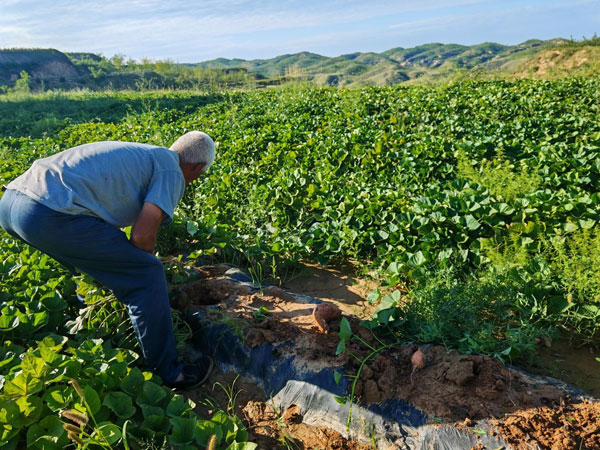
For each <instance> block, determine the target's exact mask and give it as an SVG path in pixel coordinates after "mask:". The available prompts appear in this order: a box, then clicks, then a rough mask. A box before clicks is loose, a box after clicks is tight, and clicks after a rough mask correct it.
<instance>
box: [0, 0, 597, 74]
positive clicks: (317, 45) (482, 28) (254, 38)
mask: <svg viewBox="0 0 600 450" xmlns="http://www.w3.org/2000/svg"><path fill="white" fill-rule="evenodd" d="M595 33H600V0H570V1H566V0H445V1H442V0H395V1H394V0H252V1H251V0H204V1H202V0H0V48H55V49H58V50H60V51H63V52H93V53H98V54H102V55H104V56H106V57H111V56H113V55H115V54H121V55H125V56H126V57H129V58H134V59H138V60H139V59H140V58H151V59H154V60H158V59H170V60H172V61H175V62H180V63H193V62H201V61H206V60H210V59H215V58H219V57H223V58H242V59H265V58H272V57H275V56H279V55H283V54H288V53H296V52H301V51H309V52H313V53H318V54H320V55H324V56H339V55H343V54H347V53H354V52H382V51H385V50H389V49H391V48H396V47H404V48H410V47H414V46H417V45H421V44H427V43H431V42H442V43H456V44H463V45H473V44H479V43H482V42H497V43H500V44H507V45H511V44H517V43H521V42H524V41H526V40H528V39H552V38H557V37H562V38H567V39H569V38H573V39H576V40H580V39H582V38H583V37H588V38H589V37H592V36H593V35H594V34H595Z"/></svg>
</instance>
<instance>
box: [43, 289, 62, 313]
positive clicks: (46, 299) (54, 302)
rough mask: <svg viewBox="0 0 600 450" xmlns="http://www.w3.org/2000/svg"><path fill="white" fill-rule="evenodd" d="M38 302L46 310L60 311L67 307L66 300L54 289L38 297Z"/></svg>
mask: <svg viewBox="0 0 600 450" xmlns="http://www.w3.org/2000/svg"><path fill="white" fill-rule="evenodd" d="M40 303H41V304H42V305H43V306H44V308H46V309H47V310H48V311H62V310H64V309H66V308H67V302H66V301H65V300H64V299H63V298H62V297H61V296H60V294H59V293H58V292H56V291H54V292H51V293H49V294H46V295H44V296H43V297H42V298H40Z"/></svg>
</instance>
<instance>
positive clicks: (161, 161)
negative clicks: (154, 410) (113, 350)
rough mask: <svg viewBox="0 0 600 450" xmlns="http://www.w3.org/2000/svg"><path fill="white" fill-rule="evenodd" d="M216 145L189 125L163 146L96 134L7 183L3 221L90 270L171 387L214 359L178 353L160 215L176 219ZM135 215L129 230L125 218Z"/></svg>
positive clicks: (16, 233)
mask: <svg viewBox="0 0 600 450" xmlns="http://www.w3.org/2000/svg"><path fill="white" fill-rule="evenodd" d="M214 159H215V145H214V142H213V140H212V139H211V138H210V137H209V136H208V135H207V134H205V133H202V132H200V131H191V132H189V133H186V134H184V135H183V136H181V137H180V138H179V139H177V141H175V143H174V144H173V145H172V146H171V148H170V149H167V148H164V147H158V146H153V145H146V144H137V143H130V142H95V143H91V144H85V145H80V146H78V147H74V148H71V149H68V150H65V151H63V152H60V153H57V154H55V155H52V156H50V157H48V158H43V159H40V160H37V161H35V162H34V163H33V165H32V166H31V167H30V168H29V170H27V171H26V172H25V173H24V174H23V175H21V176H20V177H18V178H17V179H15V180H14V181H13V182H11V183H10V184H9V185H8V186H7V191H6V192H5V193H4V196H3V197H2V199H0V225H1V226H2V228H4V229H5V230H6V231H7V232H8V233H9V234H11V235H12V236H13V237H15V238H18V239H21V240H23V241H24V242H26V243H27V244H29V245H30V246H32V247H35V248H37V249H39V250H41V251H43V252H44V253H47V254H48V255H50V256H51V257H53V258H54V259H56V260H57V261H59V262H60V263H62V264H63V265H64V266H66V267H67V268H68V269H69V270H70V271H71V272H72V273H75V271H76V270H78V271H81V272H84V273H87V274H89V275H91V276H92V277H94V278H95V279H96V280H97V281H99V282H100V283H102V284H103V285H104V286H106V287H107V288H109V289H110V290H111V291H112V292H113V293H114V294H115V296H116V297H117V299H118V300H119V301H121V302H122V303H124V304H125V305H126V306H127V309H128V312H129V317H130V318H131V321H132V323H133V328H134V330H135V333H136V335H137V338H138V341H139V344H140V347H141V349H142V354H143V356H144V359H145V363H146V365H147V366H148V367H149V369H150V370H152V371H153V372H154V373H156V374H157V375H159V376H160V377H161V378H162V379H163V380H164V382H165V383H166V384H167V385H168V386H171V387H174V388H181V389H185V388H189V387H193V386H196V385H198V384H200V383H202V382H203V381H204V380H206V378H208V375H209V374H210V371H211V369H212V365H213V363H212V360H211V359H210V358H209V357H203V358H202V359H201V361H199V363H198V365H193V366H192V365H183V364H182V363H181V362H179V361H178V358H177V350H176V348H175V337H174V334H173V324H172V319H171V308H170V304H169V297H168V292H167V281H166V278H165V274H164V270H163V266H162V264H161V262H160V261H159V260H158V259H157V258H156V257H155V256H154V247H155V245H156V236H157V233H158V229H159V227H160V226H161V225H168V224H169V223H171V221H172V220H173V211H174V209H175V206H176V205H177V203H178V202H179V200H181V197H182V196H183V191H184V189H185V185H186V184H189V183H191V182H192V181H194V180H196V179H197V178H199V177H200V175H201V174H203V173H204V172H206V171H207V170H208V168H209V167H210V166H211V164H212V163H213V161H214ZM130 225H132V229H131V238H130V239H129V240H128V239H127V236H126V235H125V233H124V232H123V231H121V230H120V228H122V227H127V226H130Z"/></svg>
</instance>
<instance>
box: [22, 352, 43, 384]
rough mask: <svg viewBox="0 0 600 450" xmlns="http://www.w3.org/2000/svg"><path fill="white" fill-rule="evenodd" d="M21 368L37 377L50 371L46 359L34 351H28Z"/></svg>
mask: <svg viewBox="0 0 600 450" xmlns="http://www.w3.org/2000/svg"><path fill="white" fill-rule="evenodd" d="M21 370H23V373H26V374H29V375H31V376H32V377H35V378H42V377H43V376H44V375H45V373H46V372H47V371H48V369H47V368H46V365H45V364H44V360H43V359H42V358H40V357H38V356H35V355H34V354H33V353H26V354H25V355H24V357H23V362H22V363H21Z"/></svg>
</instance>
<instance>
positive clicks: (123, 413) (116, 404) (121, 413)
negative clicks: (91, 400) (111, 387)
mask: <svg viewBox="0 0 600 450" xmlns="http://www.w3.org/2000/svg"><path fill="white" fill-rule="evenodd" d="M102 404H103V405H105V406H107V407H108V408H110V409H111V410H112V411H113V412H114V413H115V414H116V415H117V417H119V418H121V419H129V418H130V417H131V416H133V415H134V414H135V408H134V407H133V404H132V401H131V397H130V396H129V395H127V394H125V393H123V392H109V393H108V394H106V396H105V397H104V401H103V402H102Z"/></svg>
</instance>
